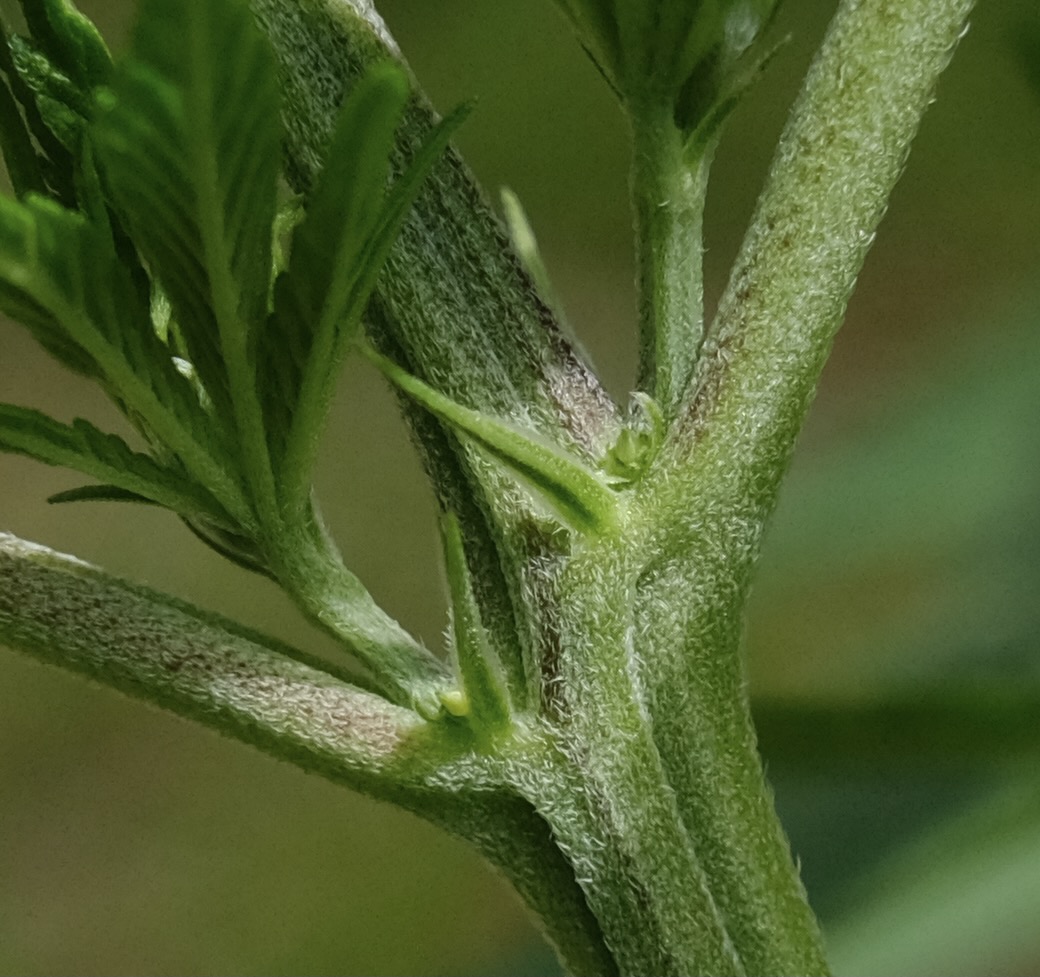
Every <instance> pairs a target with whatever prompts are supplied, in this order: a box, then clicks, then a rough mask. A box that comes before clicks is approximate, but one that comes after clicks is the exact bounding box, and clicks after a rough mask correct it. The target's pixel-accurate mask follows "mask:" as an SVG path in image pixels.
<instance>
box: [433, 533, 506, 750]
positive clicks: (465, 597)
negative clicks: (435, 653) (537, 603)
mask: <svg viewBox="0 0 1040 977" xmlns="http://www.w3.org/2000/svg"><path fill="white" fill-rule="evenodd" d="M441 542H442V544H443V546H444V566H445V570H446V572H447V577H448V588H449V591H450V595H451V629H452V651H453V653H454V659H455V668H456V672H457V674H458V677H459V680H460V684H461V698H457V699H455V700H454V702H446V703H445V707H446V708H447V709H448V711H449V712H451V713H452V715H455V716H471V717H472V723H473V727H474V729H475V731H476V732H478V733H479V734H484V735H488V734H494V733H495V732H497V731H499V730H502V729H505V728H506V727H508V725H509V721H510V711H511V709H510V703H509V695H508V693H507V692H506V688H505V683H504V681H503V679H502V670H501V666H500V665H499V663H498V662H497V661H496V660H495V658H494V653H493V652H492V651H491V646H490V643H489V641H488V637H487V632H486V631H485V630H484V625H483V623H482V621H481V618H480V607H479V605H478V604H477V599H476V596H475V595H474V593H473V583H472V580H471V579H470V574H469V567H468V566H467V564H466V552H465V549H464V548H463V544H462V530H461V529H460V527H459V520H458V518H457V517H456V516H454V515H452V514H448V515H445V516H444V517H443V518H442V519H441Z"/></svg>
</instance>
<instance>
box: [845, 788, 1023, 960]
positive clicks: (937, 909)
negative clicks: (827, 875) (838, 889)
mask: <svg viewBox="0 0 1040 977" xmlns="http://www.w3.org/2000/svg"><path fill="white" fill-rule="evenodd" d="M1037 865H1040V789H1038V787H1037V783H1036V779H1035V778H1034V777H1031V778H1029V781H1028V782H1026V783H1022V784H1019V785H1015V786H1012V787H1009V788H1008V789H1006V790H1005V791H1003V792H1002V793H1001V794H999V795H998V796H997V797H996V798H993V799H990V800H989V801H986V802H985V803H983V804H981V805H979V806H978V807H977V808H976V809H974V810H972V811H971V812H970V813H969V814H967V815H965V816H963V817H961V818H958V819H957V820H956V821H955V822H954V823H952V824H950V825H948V826H946V827H945V828H943V829H941V830H939V831H936V832H934V833H933V834H931V835H930V836H928V837H926V838H924V839H923V840H921V841H920V842H917V843H915V844H913V845H910V846H909V847H908V848H907V849H906V850H904V851H903V852H901V853H899V854H897V855H895V856H893V857H892V858H890V859H889V860H888V861H887V862H886V863H885V864H883V865H882V866H881V867H880V868H879V869H878V870H877V871H876V872H874V873H872V874H871V877H870V879H869V881H868V882H867V883H866V884H865V885H864V886H862V887H861V890H860V893H859V896H858V898H857V899H854V900H852V902H851V903H850V905H849V908H848V913H847V914H846V916H845V917H844V919H843V920H839V921H838V922H836V923H835V924H834V925H832V926H831V927H829V929H828V932H827V943H828V947H829V955H830V958H831V961H832V964H833V966H834V970H835V973H836V974H839V975H841V977H868V975H869V977H913V975H927V974H943V975H946V977H975V975H978V974H983V973H985V974H995V973H1000V974H1023V975H1024V974H1031V973H1035V970H1033V969H1030V960H1032V961H1033V964H1034V965H1035V960H1036V955H1037V954H1038V953H1040V938H1038V937H1037V927H1036V920H1037V919H1038V918H1040V872H1038V871H1037Z"/></svg>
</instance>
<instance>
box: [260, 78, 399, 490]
mask: <svg viewBox="0 0 1040 977" xmlns="http://www.w3.org/2000/svg"><path fill="white" fill-rule="evenodd" d="M407 97H408V81H407V79H406V77H405V76H404V73H403V72H402V71H401V70H400V69H399V68H397V67H396V66H393V65H391V64H389V63H387V64H385V65H381V66H379V67H378V68H375V69H373V70H372V71H370V72H369V73H368V74H367V75H366V76H365V78H363V79H362V80H361V82H360V83H359V84H358V86H357V88H356V89H355V90H354V92H353V93H352V94H351V96H350V98H348V99H347V101H346V103H345V104H344V106H343V109H342V111H341V112H340V115H339V118H338V120H337V123H336V128H335V129H334V131H333V135H332V139H331V142H330V145H329V150H328V156H327V158H326V160H325V165H324V168H323V169H322V172H321V174H320V176H319V178H318V181H317V184H316V185H315V187H314V190H313V191H312V193H311V195H310V197H309V199H308V200H307V201H306V202H305V205H304V207H305V214H304V218H303V220H302V221H301V222H300V223H299V224H298V225H297V226H296V228H295V230H294V232H293V235H292V242H291V245H290V258H289V264H288V269H287V271H286V272H285V273H284V274H282V275H281V276H279V279H278V282H277V284H276V286H275V303H274V313H273V315H272V317H271V320H270V323H269V326H268V330H267V334H266V335H265V337H264V349H263V351H262V352H263V357H264V365H265V367H266V372H267V374H268V375H267V376H265V378H264V379H265V383H264V386H265V387H267V388H271V387H275V388H279V392H278V395H277V396H274V397H271V398H270V399H269V404H268V412H269V414H270V415H272V416H271V420H270V421H269V430H270V432H271V435H272V436H273V437H278V436H279V435H281V436H282V437H284V439H285V443H283V444H279V445H276V446H274V447H275V448H276V451H277V454H276V456H275V457H276V458H277V461H276V465H277V464H279V463H280V462H282V461H283V460H284V453H285V452H288V454H289V456H290V458H291V459H292V460H291V461H290V462H289V463H287V464H286V465H285V468H286V470H287V471H289V472H292V471H295V470H298V469H299V468H300V467H301V465H303V463H302V462H301V460H300V459H299V457H295V458H292V456H293V455H297V456H298V455H300V454H303V453H304V451H303V448H304V442H305V441H308V440H314V439H316V438H317V436H318V433H319V428H320V425H321V423H322V421H323V420H324V416H325V412H326V409H327V407H328V400H329V396H330V388H331V385H332V382H333V381H334V379H335V377H336V376H337V375H338V372H339V366H340V365H341V362H340V361H341V357H342V353H343V351H344V343H343V342H342V341H341V339H342V338H346V339H349V338H351V337H352V336H353V334H354V333H355V332H356V330H357V327H358V325H359V323H360V316H361V312H362V311H363V309H364V305H365V302H366V301H367V299H368V292H369V290H370V289H366V288H362V287H361V286H362V279H364V278H370V277H372V276H371V275H366V271H367V269H366V267H365V265H366V258H367V255H366V254H365V252H366V250H368V249H370V245H371V241H372V237H373V234H374V232H375V229H376V226H377V224H378V223H379V220H380V217H381V214H382V211H383V207H384V197H385V191H386V184H387V179H388V175H389V167H390V153H391V151H392V150H393V144H394V133H395V131H396V129H397V126H398V123H399V122H400V119H401V112H402V111H403V109H404V105H405V101H406V99H407ZM290 432H291V433H290ZM290 446H291V448H290ZM291 449H295V450H291ZM303 467H308V466H306V465H303ZM304 474H306V475H308V476H309V471H307V472H305V473H304Z"/></svg>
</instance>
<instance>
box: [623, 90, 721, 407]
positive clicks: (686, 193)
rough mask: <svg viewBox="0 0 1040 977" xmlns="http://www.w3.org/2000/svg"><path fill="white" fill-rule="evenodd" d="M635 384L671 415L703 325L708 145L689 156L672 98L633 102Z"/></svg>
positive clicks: (689, 371) (687, 377)
mask: <svg viewBox="0 0 1040 977" xmlns="http://www.w3.org/2000/svg"><path fill="white" fill-rule="evenodd" d="M630 118H631V124H632V176H631V194H632V208H633V212H634V217H635V229H636V265H637V277H638V283H639V323H640V363H639V379H638V386H639V389H640V390H644V391H646V392H647V393H649V394H651V395H652V396H653V397H654V398H655V399H656V400H657V402H658V403H659V404H660V405H661V408H662V410H663V411H664V413H665V415H666V416H667V417H668V418H669V419H671V418H672V417H674V416H675V412H676V410H677V408H678V405H679V401H680V399H681V397H682V395H683V392H684V391H685V390H686V387H687V385H688V383H689V381H690V377H691V376H692V374H693V367H694V363H695V361H696V357H697V351H698V349H699V348H700V344H701V339H702V338H703V332H704V272H703V250H704V248H703V220H704V200H705V195H706V193H707V185H708V169H709V167H710V162H711V161H710V155H711V154H710V153H708V154H706V155H705V156H703V157H702V158H700V159H698V160H695V161H693V162H692V163H691V162H689V161H688V160H687V158H686V155H685V152H684V148H685V139H684V137H683V134H682V132H681V131H680V130H679V129H678V128H677V127H676V125H675V122H674V113H673V111H672V110H671V108H670V106H667V105H661V106H659V105H656V104H649V105H646V106H638V107H633V108H632V110H631V112H630Z"/></svg>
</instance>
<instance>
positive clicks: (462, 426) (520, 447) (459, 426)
mask: <svg viewBox="0 0 1040 977" xmlns="http://www.w3.org/2000/svg"><path fill="white" fill-rule="evenodd" d="M362 349H363V352H364V354H365V356H366V357H367V358H368V359H369V360H370V361H371V362H372V363H374V364H375V365H376V366H377V367H378V368H379V370H380V371H381V372H382V373H383V375H384V376H385V377H386V378H387V379H388V380H390V381H391V382H392V383H393V384H394V385H395V386H396V387H398V388H399V389H401V390H402V391H404V392H405V393H406V394H408V396H409V397H411V398H412V399H413V400H414V401H416V403H418V404H420V405H422V406H423V407H424V408H425V409H426V410H428V411H429V412H430V413H431V414H433V415H434V416H435V417H437V418H438V419H439V420H441V421H443V422H444V423H445V424H447V425H448V426H449V427H450V428H452V430H454V431H455V432H456V433H457V434H459V435H461V436H462V437H465V438H468V439H469V440H471V441H473V442H475V443H476V444H478V445H479V446H480V447H481V448H483V449H484V451H486V452H487V453H488V454H490V455H491V456H492V457H493V458H495V459H496V460H497V461H499V462H501V463H502V464H503V465H504V466H505V467H506V469H507V470H509V471H510V472H511V473H512V474H513V475H514V476H516V477H518V478H519V479H520V480H521V481H522V482H523V483H524V484H525V485H527V486H528V487H529V488H531V489H533V490H534V491H535V493H536V495H537V496H538V497H539V498H540V499H541V500H542V501H544V502H546V503H547V504H548V505H549V507H550V508H551V509H552V510H553V512H554V513H555V514H556V515H557V517H558V518H559V519H560V520H561V521H562V522H563V523H564V524H565V525H568V526H570V527H571V528H573V529H576V530H578V531H579V532H582V533H591V534H596V533H598V532H601V531H602V530H604V529H605V528H607V527H609V526H612V525H613V524H614V523H615V522H616V521H617V517H618V500H617V495H616V494H615V493H614V492H613V491H612V490H611V489H610V487H609V486H608V485H606V484H605V482H604V481H603V479H601V478H600V476H599V475H598V474H597V473H596V472H594V471H593V470H592V469H590V468H588V467H587V466H585V465H584V464H583V463H582V462H581V461H580V460H579V459H577V458H575V457H574V456H573V455H571V454H570V453H569V452H567V451H564V450H563V449H562V448H560V447H559V446H558V445H554V444H550V443H548V442H546V441H542V440H540V439H539V438H538V437H537V435H534V434H533V433H528V432H526V431H522V430H520V429H519V428H516V427H514V426H512V425H510V424H507V423H505V422H503V421H500V420H497V419H496V418H493V417H489V416H488V415H487V414H482V413H480V412H479V411H475V410H472V409H470V408H469V407H464V406H463V405H462V404H458V403H456V402H455V401H453V400H451V399H450V398H448V397H445V396H444V394H442V393H438V391H436V390H434V389H433V388H432V387H430V386H429V385H428V384H425V383H423V382H422V380H419V379H418V378H417V377H413V376H412V375H411V374H409V373H406V372H405V371H404V370H402V369H401V368H400V367H399V366H398V365H397V364H396V363H394V362H392V361H391V360H388V359H387V358H386V357H385V356H381V355H380V354H379V353H377V352H376V351H375V350H374V349H372V348H371V347H369V346H364V347H362Z"/></svg>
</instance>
